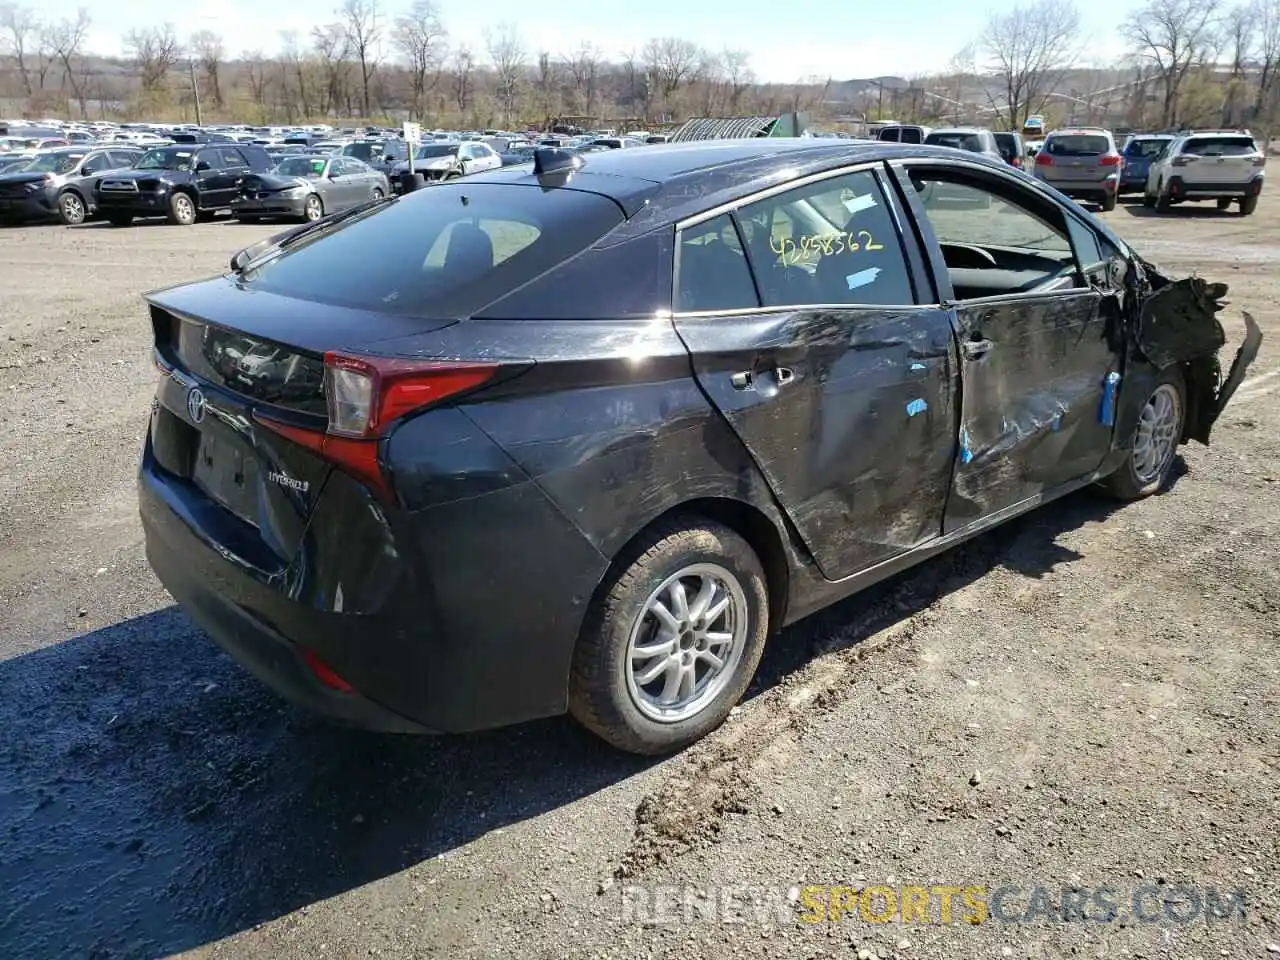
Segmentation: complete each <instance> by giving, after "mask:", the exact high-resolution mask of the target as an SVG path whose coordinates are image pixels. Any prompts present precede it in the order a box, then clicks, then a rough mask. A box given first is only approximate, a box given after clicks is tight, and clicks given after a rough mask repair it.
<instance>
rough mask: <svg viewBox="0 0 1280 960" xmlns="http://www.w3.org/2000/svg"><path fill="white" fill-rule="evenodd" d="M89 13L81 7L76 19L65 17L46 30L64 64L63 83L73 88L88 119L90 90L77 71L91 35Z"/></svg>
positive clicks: (57, 55)
mask: <svg viewBox="0 0 1280 960" xmlns="http://www.w3.org/2000/svg"><path fill="white" fill-rule="evenodd" d="M89 24H90V20H89V11H88V10H86V9H85V8H84V7H81V8H80V9H79V10H77V11H76V15H75V18H74V19H72V18H70V17H64V18H63V19H61V20H58V21H55V22H53V23H51V24H49V26H48V28H47V29H46V30H45V38H46V40H47V42H48V44H49V49H50V50H51V51H52V53H53V55H54V56H55V57H56V58H57V59H58V62H59V63H60V64H62V82H63V83H64V84H66V85H68V86H70V87H71V93H72V95H73V96H74V97H75V98H76V103H78V104H79V105H80V116H81V117H84V118H86V119H87V118H88V116H89V113H88V110H89V90H88V85H87V84H85V83H84V82H83V79H84V78H83V77H82V76H81V74H80V71H79V70H77V67H78V66H79V64H78V63H77V61H78V60H79V59H80V54H81V53H82V52H83V47H84V41H85V37H86V36H88V33H89Z"/></svg>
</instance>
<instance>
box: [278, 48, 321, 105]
mask: <svg viewBox="0 0 1280 960" xmlns="http://www.w3.org/2000/svg"><path fill="white" fill-rule="evenodd" d="M280 64H281V77H282V83H281V87H282V90H281V93H282V94H283V95H284V98H285V107H286V110H287V111H288V114H289V119H290V120H292V119H293V111H292V108H293V105H294V101H293V99H292V95H291V94H290V92H289V79H290V77H292V79H293V81H294V83H295V84H296V85H297V88H298V101H297V105H298V109H299V111H300V112H301V115H302V116H304V117H309V116H311V103H312V101H311V96H312V92H313V91H312V87H311V84H310V83H309V82H308V78H307V68H306V57H305V55H304V53H303V50H302V44H301V42H300V41H299V40H298V34H297V32H296V31H293V30H286V31H284V32H283V33H281V34H280Z"/></svg>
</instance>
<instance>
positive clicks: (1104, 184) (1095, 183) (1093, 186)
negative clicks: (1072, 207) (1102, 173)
mask: <svg viewBox="0 0 1280 960" xmlns="http://www.w3.org/2000/svg"><path fill="white" fill-rule="evenodd" d="M1041 179H1043V180H1044V182H1045V183H1047V184H1049V186H1051V187H1053V188H1054V189H1056V190H1057V191H1058V192H1059V193H1065V194H1066V195H1067V196H1068V197H1084V198H1085V199H1088V198H1090V197H1105V196H1107V195H1109V194H1113V193H1117V192H1118V191H1119V187H1120V178H1119V176H1114V177H1107V178H1106V179H1105V180H1050V179H1049V178H1048V177H1042V178H1041Z"/></svg>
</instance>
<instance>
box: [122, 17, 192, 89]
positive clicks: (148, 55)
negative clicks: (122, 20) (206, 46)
mask: <svg viewBox="0 0 1280 960" xmlns="http://www.w3.org/2000/svg"><path fill="white" fill-rule="evenodd" d="M124 48H125V51H126V52H127V53H128V55H129V57H130V58H131V59H132V60H133V62H134V63H135V64H137V66H138V70H139V72H140V73H141V78H140V79H141V81H142V89H143V92H145V93H151V92H154V91H157V90H160V89H162V88H163V87H164V85H165V81H166V79H167V78H168V76H169V71H170V70H172V69H173V67H174V65H175V64H176V63H177V62H178V58H179V57H180V56H182V44H180V43H179V42H178V35H177V34H176V33H175V32H174V30H173V24H171V23H165V24H162V25H160V26H158V27H148V28H146V29H138V30H130V31H129V32H128V33H126V34H125V36H124Z"/></svg>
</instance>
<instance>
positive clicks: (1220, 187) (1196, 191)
mask: <svg viewBox="0 0 1280 960" xmlns="http://www.w3.org/2000/svg"><path fill="white" fill-rule="evenodd" d="M1265 181H1266V177H1265V176H1257V177H1251V178H1249V179H1248V180H1243V181H1235V182H1226V183H1205V182H1203V181H1196V180H1184V179H1183V178H1182V177H1170V178H1169V183H1168V184H1167V186H1168V191H1169V196H1171V197H1174V198H1177V199H1179V200H1216V199H1218V198H1220V197H1224V198H1225V197H1256V196H1258V194H1260V193H1262V186H1263V183H1264V182H1265Z"/></svg>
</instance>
